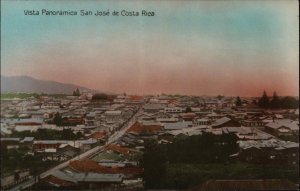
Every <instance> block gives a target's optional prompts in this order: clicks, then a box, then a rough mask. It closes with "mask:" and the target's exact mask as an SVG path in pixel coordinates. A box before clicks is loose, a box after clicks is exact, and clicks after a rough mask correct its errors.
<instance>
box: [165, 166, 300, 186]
mask: <svg viewBox="0 0 300 191" xmlns="http://www.w3.org/2000/svg"><path fill="white" fill-rule="evenodd" d="M298 173H299V169H297V168H295V167H294V166H289V165H253V164H244V163H241V164H240V163H236V164H226V165H224V164H213V163H206V164H191V163H170V164H168V165H167V167H166V171H165V176H164V177H163V180H162V181H164V182H165V184H164V185H163V186H162V187H160V188H161V189H186V188H190V187H193V186H197V185H199V184H202V183H204V182H205V181H207V180H209V179H289V180H291V181H294V182H297V181H298Z"/></svg>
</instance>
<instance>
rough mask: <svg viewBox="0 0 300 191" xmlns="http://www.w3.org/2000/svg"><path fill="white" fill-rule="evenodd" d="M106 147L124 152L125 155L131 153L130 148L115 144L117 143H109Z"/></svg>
mask: <svg viewBox="0 0 300 191" xmlns="http://www.w3.org/2000/svg"><path fill="white" fill-rule="evenodd" d="M105 149H106V150H113V151H115V152H118V153H120V154H123V155H126V154H129V149H128V148H126V147H121V146H119V145H115V144H111V145H108V146H107V147H106V148H105Z"/></svg>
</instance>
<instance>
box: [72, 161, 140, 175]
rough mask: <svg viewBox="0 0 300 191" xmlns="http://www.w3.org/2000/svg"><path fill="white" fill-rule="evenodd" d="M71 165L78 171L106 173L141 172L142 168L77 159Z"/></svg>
mask: <svg viewBox="0 0 300 191" xmlns="http://www.w3.org/2000/svg"><path fill="white" fill-rule="evenodd" d="M69 167H70V168H72V169H73V170H76V171H78V172H90V173H92V172H93V173H106V174H141V173H143V171H144V170H143V169H142V168H138V167H113V168H109V167H105V166H102V165H100V164H98V163H97V162H95V161H92V160H88V159H87V160H81V161H79V160H75V161H71V162H70V163H69Z"/></svg>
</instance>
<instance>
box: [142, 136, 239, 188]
mask: <svg viewBox="0 0 300 191" xmlns="http://www.w3.org/2000/svg"><path fill="white" fill-rule="evenodd" d="M236 141H237V137H236V136H235V135H233V134H224V135H213V134H209V133H205V134H203V135H197V136H191V137H185V138H184V139H183V138H176V139H175V140H174V142H173V143H172V144H166V145H158V144H156V143H154V142H148V143H146V145H145V152H144V155H143V158H142V160H141V161H140V162H141V165H142V167H143V168H144V170H145V171H144V179H145V180H146V185H145V186H146V188H164V185H165V181H166V180H165V178H166V177H167V176H168V175H167V174H166V170H167V169H166V165H167V164H176V163H190V164H205V163H221V164H224V163H228V162H229V155H231V154H233V153H236V152H237V150H238V145H237V143H236ZM180 177H181V174H180V173H179V174H178V173H177V174H176V177H173V176H172V178H173V180H174V181H175V180H176V179H177V178H180Z"/></svg>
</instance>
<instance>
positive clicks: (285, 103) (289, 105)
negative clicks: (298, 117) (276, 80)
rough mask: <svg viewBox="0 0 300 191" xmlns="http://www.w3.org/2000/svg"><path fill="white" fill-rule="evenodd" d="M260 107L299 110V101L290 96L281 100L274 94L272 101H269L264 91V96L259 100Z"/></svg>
mask: <svg viewBox="0 0 300 191" xmlns="http://www.w3.org/2000/svg"><path fill="white" fill-rule="evenodd" d="M258 105H259V106H260V107H262V108H265V109H267V108H271V109H296V108H299V100H297V99H296V98H293V97H290V96H287V97H283V98H281V99H280V98H279V97H278V95H277V93H276V92H274V93H273V98H272V100H271V101H269V98H268V96H267V93H266V92H265V91H264V93H263V96H262V97H261V98H260V99H259V102H258Z"/></svg>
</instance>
